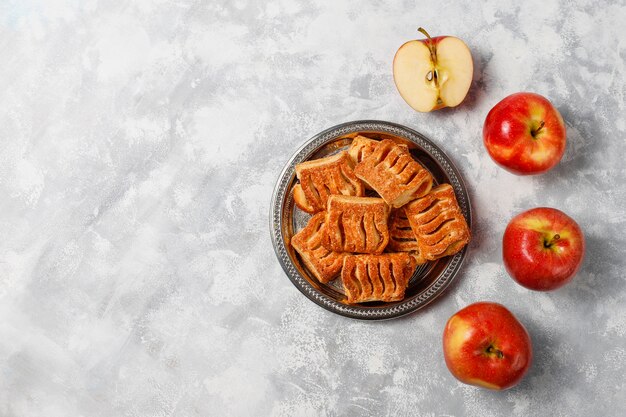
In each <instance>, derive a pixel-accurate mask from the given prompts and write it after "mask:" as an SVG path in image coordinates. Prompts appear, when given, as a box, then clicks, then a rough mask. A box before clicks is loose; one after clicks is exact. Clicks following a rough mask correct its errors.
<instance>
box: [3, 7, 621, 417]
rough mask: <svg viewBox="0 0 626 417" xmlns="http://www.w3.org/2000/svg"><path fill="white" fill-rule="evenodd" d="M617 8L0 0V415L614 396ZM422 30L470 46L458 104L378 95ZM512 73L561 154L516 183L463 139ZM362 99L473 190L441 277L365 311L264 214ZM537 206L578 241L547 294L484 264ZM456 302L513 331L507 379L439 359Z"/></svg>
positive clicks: (477, 139) (507, 406) (197, 412)
mask: <svg viewBox="0 0 626 417" xmlns="http://www.w3.org/2000/svg"><path fill="white" fill-rule="evenodd" d="M42 3H43V4H42ZM624 21H626V6H625V5H624V2H623V1H614V2H612V4H611V2H603V1H598V0H594V1H585V0H570V1H560V2H555V1H546V0H529V1H524V2H517V1H513V0H508V1H505V2H501V1H495V0H487V1H482V2H476V1H473V0H472V1H463V2H455V3H454V5H452V4H442V3H441V2H439V1H422V2H415V3H414V2H410V1H396V2H392V1H385V2H382V1H376V2H368V3H365V2H358V3H357V2H354V3H349V2H330V1H328V2H326V1H322V0H317V1H312V2H311V1H305V0H299V1H295V2H291V1H268V2H262V1H252V0H250V1H245V0H234V1H222V2H214V1H213V2H200V1H186V0H178V1H147V0H142V1H113V0H110V1H105V0H101V1H97V0H91V1H80V2H79V1H69V0H67V1H66V0H54V1H53V0H46V1H45V2H39V1H26V0H15V1H8V2H7V1H3V2H1V3H0V56H1V57H2V59H1V61H0V140H1V141H2V142H1V147H0V193H1V195H2V198H1V199H0V233H1V236H0V415H1V416H46V417H55V416H63V417H68V416H208V415H214V416H227V415H228V416H230V415H232V416H253V415H254V416H257V415H272V416H289V415H295V416H317V415H320V416H336V415H363V416H386V415H389V416H400V415H420V416H469V415H481V416H485V417H486V416H496V415H507V416H508V415H512V416H541V415H550V416H591V415H602V416H623V415H625V414H626V401H625V398H626V386H625V384H626V382H625V380H624V373H625V371H626V342H625V338H626V293H625V285H624V270H625V269H626V256H624V247H625V246H626V238H625V237H624V226H625V225H626V209H625V207H624V203H625V202H626V187H625V181H626V167H625V164H624V154H625V153H626V142H625V140H624V138H625V135H624V132H625V130H626V119H625V116H624V114H625V104H624V93H625V90H626V88H625V84H624V72H625V70H624V62H625V56H624V55H625V52H624V48H625V46H626V37H625V34H624V33H625V32H624V30H623V28H624ZM419 25H422V26H425V27H426V28H427V29H428V30H429V31H430V32H431V34H433V35H439V34H451V35H456V36H459V37H461V38H462V39H464V40H465V41H466V42H467V44H468V45H469V46H470V48H471V50H472V53H473V56H474V60H475V80H474V84H473V87H472V89H471V91H470V95H469V97H468V98H467V99H466V100H465V103H464V104H463V105H462V106H460V107H459V108H457V109H453V110H442V111H438V112H435V113H432V114H418V113H416V112H414V111H413V110H411V109H410V108H409V107H408V106H407V105H406V104H405V103H404V102H403V101H402V99H401V98H400V96H399V95H398V93H397V92H396V89H395V86H394V84H393V80H392V76H391V61H392V58H393V55H394V53H395V51H396V49H397V48H398V47H399V46H400V45H401V44H402V43H403V42H405V41H406V40H409V39H413V38H416V37H417V32H416V29H417V26H419ZM523 90H529V91H534V92H537V93H540V94H543V95H545V96H547V97H548V98H549V99H551V100H552V102H553V103H554V104H555V105H556V106H557V107H558V109H559V110H560V111H561V113H562V114H563V116H564V118H565V120H566V124H567V129H568V140H569V143H568V147H567V151H566V153H565V156H564V158H563V160H562V162H561V164H560V165H559V166H558V167H557V168H556V169H554V170H553V171H551V172H549V173H547V174H545V175H542V176H539V177H533V178H522V177H516V176H513V175H511V174H508V173H506V172H505V171H503V170H502V169H500V168H498V167H496V166H495V164H494V163H493V162H491V160H490V159H489V157H488V155H487V153H486V152H485V150H484V149H483V145H482V140H481V130H482V123H483V120H484V117H485V116H486V114H487V112H488V110H489V109H490V108H491V107H492V106H493V105H494V104H495V103H496V102H497V101H499V100H500V99H501V98H503V97H504V96H506V95H508V94H510V93H513V92H517V91H523ZM366 118H370V119H381V120H388V121H393V122H398V123H401V124H405V125H407V126H409V127H412V128H415V129H417V130H419V131H421V132H423V133H424V134H426V135H427V136H429V137H430V138H432V139H433V140H434V141H435V142H436V143H438V144H439V146H441V147H442V148H443V149H444V150H445V151H446V152H447V153H448V154H449V155H450V156H451V158H452V159H453V160H454V161H455V162H456V163H457V164H458V166H459V167H460V169H461V171H462V173H463V175H464V177H465V179H466V181H467V183H468V185H469V188H470V192H471V197H472V203H473V207H474V210H475V228H474V235H475V237H474V240H473V241H472V244H471V248H470V252H469V257H468V259H467V263H466V264H465V266H464V267H463V269H462V274H461V276H460V277H459V279H458V280H457V281H456V283H455V284H454V285H453V286H452V287H451V288H450V289H449V290H448V291H447V292H446V294H445V295H444V296H443V297H442V298H441V299H439V300H438V301H437V302H436V303H434V304H432V305H431V306H429V307H428V308H427V309H425V310H423V311H420V312H418V313H416V314H412V315H410V316H408V317H406V318H402V319H398V320H393V321H389V322H379V323H368V322H359V321H354V320H350V319H345V318H342V317H339V316H336V315H333V314H331V313H328V312H326V311H325V310H323V309H321V308H320V307H318V306H316V305H314V304H313V303H312V302H310V301H308V300H307V299H306V298H305V297H304V296H303V295H302V294H300V293H299V292H298V291H297V290H296V289H295V287H293V286H292V284H291V283H290V281H289V280H288V279H287V277H286V276H285V275H284V273H283V271H282V270H281V268H280V266H279V265H278V262H277V260H276V258H275V256H274V253H273V250H272V247H271V243H270V237H269V230H268V211H269V203H270V197H271V192H272V188H273V185H274V182H275V181H276V179H277V177H278V174H279V172H280V170H281V168H282V167H283V164H284V163H285V162H286V161H287V160H288V158H289V157H290V156H291V155H292V153H293V152H294V151H295V149H296V148H297V147H298V146H299V145H301V144H302V143H303V141H305V140H306V139H307V138H309V137H310V136H312V135H313V134H315V133H317V132H318V131H320V130H323V129H325V128H327V127H330V126H332V125H335V124H338V123H341V122H345V121H349V120H356V119H366ZM538 205H549V206H554V207H557V208H560V209H562V210H564V211H566V212H567V213H569V214H570V215H571V216H572V217H574V218H575V219H576V220H577V221H578V222H579V223H580V225H581V226H582V228H583V229H584V231H585V232H586V236H587V243H588V252H587V258H586V262H585V265H584V267H583V269H582V271H581V272H580V273H579V275H578V276H577V277H576V278H575V280H574V281H573V283H572V284H570V285H569V286H567V287H566V288H564V289H562V290H559V291H556V292H553V293H546V294H544V293H534V292H530V291H527V290H525V289H523V288H521V287H519V286H517V285H516V284H515V283H514V282H513V281H512V280H511V279H510V278H509V277H508V276H507V275H506V273H505V271H504V269H503V266H502V262H501V259H500V239H501V235H502V232H503V230H504V227H505V225H506V223H507V221H508V220H509V219H510V218H511V217H512V216H513V215H514V214H515V213H517V212H519V211H522V210H524V209H527V208H531V207H534V206H538ZM478 300H493V301H498V302H501V303H504V304H505V305H506V306H508V307H509V308H510V309H511V310H512V311H513V312H514V313H515V314H517V315H518V317H519V318H520V319H521V320H522V321H523V323H524V324H525V325H526V326H527V328H528V329H529V331H530V334H531V336H532V339H533V342H534V346H535V363H534V365H533V366H532V369H531V370H530V372H529V374H528V376H527V377H526V379H525V380H524V381H523V382H522V383H521V384H520V385H519V386H518V387H516V388H515V389H512V390H510V391H506V392H500V393H494V392H488V391H484V390H479V389H476V388H473V387H468V386H464V385H461V384H459V383H457V382H456V380H454V379H453V378H452V377H451V375H450V374H449V373H448V371H447V369H446V368H445V365H444V362H443V359H442V353H441V348H440V338H441V333H442V329H443V325H444V323H445V321H446V320H447V318H448V317H449V316H450V315H451V314H453V313H454V312H455V311H456V310H458V309H459V308H461V307H463V306H465V305H467V304H469V303H471V302H474V301H478Z"/></svg>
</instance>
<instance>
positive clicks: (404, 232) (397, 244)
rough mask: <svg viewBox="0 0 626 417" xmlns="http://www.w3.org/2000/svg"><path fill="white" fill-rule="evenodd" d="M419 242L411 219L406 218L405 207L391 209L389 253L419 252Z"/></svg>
mask: <svg viewBox="0 0 626 417" xmlns="http://www.w3.org/2000/svg"><path fill="white" fill-rule="evenodd" d="M417 250H418V247H417V240H416V239H415V234H414V233H413V229H411V224H410V223H409V219H407V218H406V213H405V212H404V207H400V208H397V209H391V212H390V214H389V244H388V245H387V251H389V252H411V251H417Z"/></svg>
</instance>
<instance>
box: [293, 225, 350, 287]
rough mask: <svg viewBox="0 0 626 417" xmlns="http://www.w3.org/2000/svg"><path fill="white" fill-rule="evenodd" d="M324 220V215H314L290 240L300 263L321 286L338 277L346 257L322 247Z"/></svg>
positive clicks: (343, 254)
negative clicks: (298, 255)
mask: <svg viewBox="0 0 626 417" xmlns="http://www.w3.org/2000/svg"><path fill="white" fill-rule="evenodd" d="M325 218H326V214H325V213H318V214H316V215H314V216H313V217H311V219H310V220H309V222H308V223H307V225H306V227H305V228H304V229H302V230H300V231H299V232H298V233H296V234H295V235H294V236H293V237H292V238H291V246H293V248H294V249H295V250H296V252H298V253H299V254H300V258H302V262H304V264H305V265H306V266H307V268H308V269H309V271H311V273H312V274H313V275H315V277H316V278H317V279H318V280H319V282H321V283H323V284H325V283H327V282H329V281H332V280H333V279H334V278H335V277H336V276H337V275H339V271H341V266H342V265H343V258H344V257H345V256H346V255H347V254H345V253H338V252H333V251H329V250H328V249H326V248H325V247H324V246H322V234H323V232H322V229H323V225H324V221H325Z"/></svg>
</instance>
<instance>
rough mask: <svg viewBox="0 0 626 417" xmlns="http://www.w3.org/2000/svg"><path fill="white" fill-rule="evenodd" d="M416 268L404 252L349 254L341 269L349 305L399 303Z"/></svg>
mask: <svg viewBox="0 0 626 417" xmlns="http://www.w3.org/2000/svg"><path fill="white" fill-rule="evenodd" d="M414 269H415V264H414V262H413V259H412V258H411V256H410V255H409V254H408V253H404V252H403V253H385V254H382V255H348V256H346V257H345V258H344V260H343V268H342V269H341V281H342V284H343V288H344V291H345V294H346V297H347V302H348V303H365V302H368V301H387V302H389V301H400V300H402V299H403V298H404V292H405V290H406V287H407V285H408V283H409V279H410V278H411V275H412V274H413V271H414Z"/></svg>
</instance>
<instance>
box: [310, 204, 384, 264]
mask: <svg viewBox="0 0 626 417" xmlns="http://www.w3.org/2000/svg"><path fill="white" fill-rule="evenodd" d="M388 218H389V206H388V205H387V204H386V203H385V202H384V201H383V199H381V198H372V197H352V196H338V195H332V196H330V197H329V198H328V210H327V211H326V224H325V225H324V234H323V236H322V245H324V247H326V249H328V250H331V251H335V252H356V253H381V252H382V251H383V250H384V249H385V247H386V246H387V243H389V229H388V226H387V220H388Z"/></svg>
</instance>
